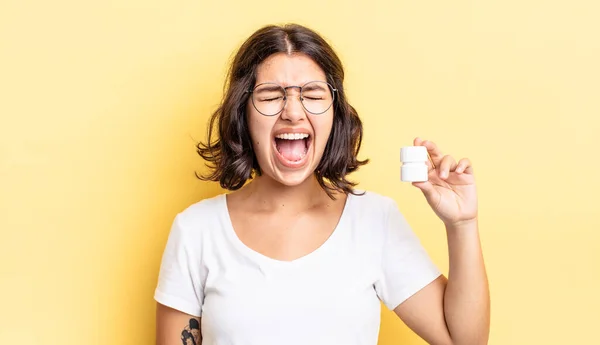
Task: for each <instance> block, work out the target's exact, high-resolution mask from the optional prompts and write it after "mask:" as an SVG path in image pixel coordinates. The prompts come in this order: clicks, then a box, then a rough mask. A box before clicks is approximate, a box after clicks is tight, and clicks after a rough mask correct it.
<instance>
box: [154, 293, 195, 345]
mask: <svg viewBox="0 0 600 345" xmlns="http://www.w3.org/2000/svg"><path fill="white" fill-rule="evenodd" d="M201 344H202V333H201V330H200V318H199V317H195V316H192V315H189V314H186V313H182V312H180V311H178V310H175V309H173V308H169V307H167V306H164V305H162V304H160V303H156V345H201Z"/></svg>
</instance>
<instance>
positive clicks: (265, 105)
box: [252, 83, 285, 116]
mask: <svg viewBox="0 0 600 345" xmlns="http://www.w3.org/2000/svg"><path fill="white" fill-rule="evenodd" d="M252 103H253V104H254V107H256V110H258V111H259V112H260V113H261V114H263V115H267V116H273V115H277V114H279V112H280V111H281V110H282V109H283V106H284V103H285V90H284V89H283V87H281V86H279V85H277V84H270V83H265V84H260V85H258V86H257V87H256V88H255V89H254V92H253V93H252Z"/></svg>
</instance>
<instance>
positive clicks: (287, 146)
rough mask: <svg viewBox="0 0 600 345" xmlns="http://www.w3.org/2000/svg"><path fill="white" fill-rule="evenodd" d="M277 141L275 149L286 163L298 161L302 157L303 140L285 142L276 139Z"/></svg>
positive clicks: (304, 148) (303, 149) (304, 147)
mask: <svg viewBox="0 0 600 345" xmlns="http://www.w3.org/2000/svg"><path fill="white" fill-rule="evenodd" d="M276 140H277V148H278V150H279V153H281V155H282V156H283V157H284V158H285V159H287V160H288V161H293V162H294V161H299V160H301V159H302V158H303V157H304V151H305V150H306V145H305V143H304V140H305V139H301V140H285V139H276Z"/></svg>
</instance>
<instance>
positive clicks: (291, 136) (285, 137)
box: [275, 133, 308, 140]
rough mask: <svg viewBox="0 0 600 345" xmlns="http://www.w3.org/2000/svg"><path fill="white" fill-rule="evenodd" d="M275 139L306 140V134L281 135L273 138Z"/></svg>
mask: <svg viewBox="0 0 600 345" xmlns="http://www.w3.org/2000/svg"><path fill="white" fill-rule="evenodd" d="M275 138H277V139H287V140H299V139H306V138H308V133H283V134H277V135H276V136H275Z"/></svg>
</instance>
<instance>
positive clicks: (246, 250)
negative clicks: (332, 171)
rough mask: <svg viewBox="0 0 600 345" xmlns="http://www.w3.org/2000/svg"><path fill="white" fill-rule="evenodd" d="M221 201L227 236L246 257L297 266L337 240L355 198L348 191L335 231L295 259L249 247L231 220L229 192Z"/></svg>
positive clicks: (270, 263)
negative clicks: (277, 257) (228, 203)
mask: <svg viewBox="0 0 600 345" xmlns="http://www.w3.org/2000/svg"><path fill="white" fill-rule="evenodd" d="M219 199H220V200H219V202H220V210H221V217H222V219H223V222H224V225H225V226H224V227H225V233H226V236H227V237H228V238H229V239H230V241H231V242H232V243H233V245H234V246H235V247H236V248H237V250H238V251H239V252H241V253H242V254H243V255H245V256H246V257H250V258H252V259H253V260H256V261H258V262H260V263H261V264H267V265H277V266H295V265H300V264H303V263H306V262H309V261H311V260H313V259H314V258H316V257H318V256H320V255H321V254H322V253H323V252H326V251H327V248H328V247H330V246H331V245H332V243H333V242H335V241H336V238H337V237H339V236H340V233H341V232H342V230H343V229H344V225H345V223H346V221H347V218H348V217H349V215H348V213H349V212H350V211H349V209H350V203H351V202H352V200H353V194H352V193H348V194H347V196H346V202H345V204H344V208H343V209H342V214H341V216H340V218H339V220H338V222H337V224H336V226H335V228H334V229H333V232H332V233H331V235H329V237H328V238H327V239H326V240H325V242H323V243H322V244H321V245H320V246H319V247H317V248H316V249H315V250H313V251H312V252H310V253H308V254H306V255H303V256H301V257H298V258H296V259H294V260H278V259H275V258H272V257H270V256H267V255H264V254H262V253H260V252H258V251H256V250H254V249H252V248H250V247H248V246H247V245H246V244H245V243H244V242H242V240H241V239H240V238H239V237H238V235H237V233H236V232H235V229H234V228H233V222H232V221H231V216H230V214H229V207H228V206H227V193H223V194H221V195H220V196H219Z"/></svg>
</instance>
